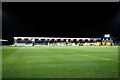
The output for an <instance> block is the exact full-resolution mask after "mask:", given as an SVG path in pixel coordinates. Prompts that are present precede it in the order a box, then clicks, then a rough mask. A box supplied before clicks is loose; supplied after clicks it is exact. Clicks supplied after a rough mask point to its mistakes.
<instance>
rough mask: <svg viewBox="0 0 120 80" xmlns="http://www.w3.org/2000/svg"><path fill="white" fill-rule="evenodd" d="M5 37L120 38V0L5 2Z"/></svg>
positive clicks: (3, 23)
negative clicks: (98, 0)
mask: <svg viewBox="0 0 120 80" xmlns="http://www.w3.org/2000/svg"><path fill="white" fill-rule="evenodd" d="M2 9H3V11H2V12H3V13H2V14H3V19H2V29H3V30H2V33H3V36H2V37H3V39H8V40H9V43H12V41H13V37H14V36H16V37H19V36H22V37H28V36H29V37H34V36H35V37H79V38H83V37H84V38H88V37H103V35H104V34H107V33H108V34H111V35H112V36H113V37H117V38H119V37H120V36H119V35H120V33H119V27H120V4H119V3H117V2H116V3H112V2H111V3H92V2H89V3H83V2H74V3H72V2H65V3H60V2H59V3H55V2H54V3H52V2H48V3H43V2H34V3H33V2H28V3H27V2H21V3H19V2H17V3H15V2H14V3H12V2H8V3H7V2H3V4H2Z"/></svg>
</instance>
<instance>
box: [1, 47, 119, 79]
mask: <svg viewBox="0 0 120 80" xmlns="http://www.w3.org/2000/svg"><path fill="white" fill-rule="evenodd" d="M2 58H3V74H2V75H3V78H117V77H118V47H117V46H112V47H102V46H101V47H93V46H92V47H89V46H88V47H87V46H76V47H75V46H74V47H73V46H64V47H60V46H59V47H58V46H57V47H56V46H52V47H48V46H46V47H45V46H44V47H4V48H3V53H2Z"/></svg>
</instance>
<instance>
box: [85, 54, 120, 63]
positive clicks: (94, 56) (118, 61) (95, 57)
mask: <svg viewBox="0 0 120 80" xmlns="http://www.w3.org/2000/svg"><path fill="white" fill-rule="evenodd" d="M83 56H87V57H91V58H97V59H102V60H108V61H115V62H120V61H116V60H113V59H108V58H101V57H96V56H90V55H86V54H84V55H83Z"/></svg>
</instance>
